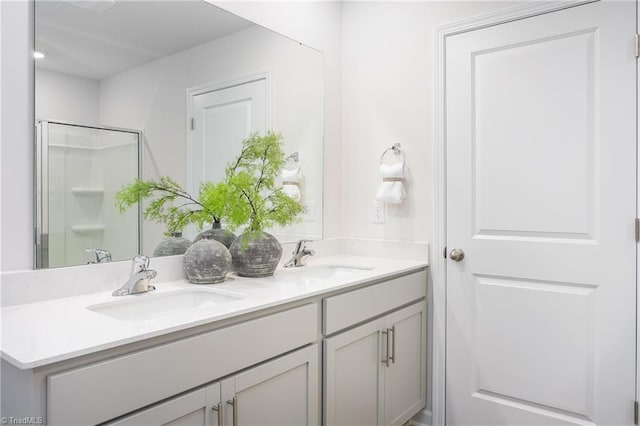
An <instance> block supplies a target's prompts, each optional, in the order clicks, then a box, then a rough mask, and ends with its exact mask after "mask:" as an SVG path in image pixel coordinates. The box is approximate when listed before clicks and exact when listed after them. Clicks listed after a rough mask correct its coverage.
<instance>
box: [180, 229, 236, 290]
mask: <svg viewBox="0 0 640 426" xmlns="http://www.w3.org/2000/svg"><path fill="white" fill-rule="evenodd" d="M183 264H184V270H185V272H186V273H187V279H188V280H189V282H190V283H193V284H216V283H221V282H223V281H224V280H225V278H226V277H227V273H228V272H229V271H230V270H231V254H229V250H228V249H227V248H226V247H225V246H224V245H222V243H220V242H218V241H216V240H214V239H212V238H211V236H210V235H204V236H203V237H202V238H201V239H200V241H197V242H195V243H193V244H192V245H191V247H189V248H188V249H187V251H186V252H185V254H184V258H183Z"/></svg>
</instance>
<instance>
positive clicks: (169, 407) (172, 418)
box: [107, 383, 222, 426]
mask: <svg viewBox="0 0 640 426" xmlns="http://www.w3.org/2000/svg"><path fill="white" fill-rule="evenodd" d="M124 391H125V390H123V392H124ZM219 401H220V384H219V383H216V384H213V385H211V386H208V387H206V388H202V389H198V390H196V391H193V392H189V393H187V394H185V395H182V396H179V397H176V398H172V399H170V400H168V401H166V402H163V403H161V404H157V405H154V406H152V407H150V408H147V409H145V410H142V411H140V412H138V413H136V414H132V415H130V416H127V417H124V418H121V419H119V420H116V421H114V422H109V423H107V424H109V425H117V426H125V425H130V426H143V425H171V426H180V425H184V426H186V425H189V426H196V425H203V426H210V425H216V426H222V425H217V424H216V422H217V418H218V417H217V416H216V414H215V412H214V411H213V408H214V407H216V408H218V405H217V404H218V403H219Z"/></svg>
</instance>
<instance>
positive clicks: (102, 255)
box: [84, 248, 111, 263]
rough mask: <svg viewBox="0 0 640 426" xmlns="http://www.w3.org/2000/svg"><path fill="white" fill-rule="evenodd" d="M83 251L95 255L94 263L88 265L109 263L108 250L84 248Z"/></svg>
mask: <svg viewBox="0 0 640 426" xmlns="http://www.w3.org/2000/svg"><path fill="white" fill-rule="evenodd" d="M84 251H86V252H87V253H95V254H96V261H95V262H89V263H107V262H111V252H110V251H109V250H105V249H99V248H86V249H84Z"/></svg>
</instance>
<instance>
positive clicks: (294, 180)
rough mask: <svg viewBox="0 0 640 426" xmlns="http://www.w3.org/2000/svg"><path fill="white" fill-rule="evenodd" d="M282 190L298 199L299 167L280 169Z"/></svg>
mask: <svg viewBox="0 0 640 426" xmlns="http://www.w3.org/2000/svg"><path fill="white" fill-rule="evenodd" d="M280 174H281V176H282V192H284V193H285V194H286V195H288V196H289V197H291V198H293V199H294V200H296V201H300V179H301V178H302V176H301V174H300V167H297V168H295V169H289V170H287V169H282V171H281V172H280Z"/></svg>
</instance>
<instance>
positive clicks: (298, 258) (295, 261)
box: [284, 240, 316, 268]
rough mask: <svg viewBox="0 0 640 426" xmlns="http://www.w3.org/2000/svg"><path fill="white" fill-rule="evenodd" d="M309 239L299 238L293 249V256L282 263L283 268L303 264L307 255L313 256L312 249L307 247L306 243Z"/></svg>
mask: <svg viewBox="0 0 640 426" xmlns="http://www.w3.org/2000/svg"><path fill="white" fill-rule="evenodd" d="M310 242H311V241H309V240H300V241H298V243H297V244H296V249H295V250H294V251H293V253H292V254H293V257H292V258H291V259H290V260H289V261H288V262H287V263H285V264H284V267H285V268H292V267H297V266H304V260H305V259H306V258H307V257H308V256H313V255H314V254H316V252H315V251H313V250H312V249H309V248H307V243H310Z"/></svg>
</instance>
